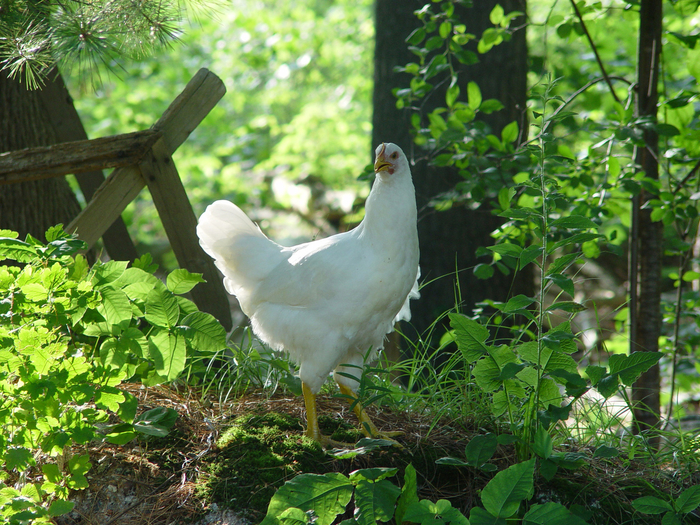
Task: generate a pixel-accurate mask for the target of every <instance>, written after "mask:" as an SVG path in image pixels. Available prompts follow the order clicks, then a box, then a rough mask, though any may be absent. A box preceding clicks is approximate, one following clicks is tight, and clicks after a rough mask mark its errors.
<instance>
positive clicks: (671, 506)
mask: <svg viewBox="0 0 700 525" xmlns="http://www.w3.org/2000/svg"><path fill="white" fill-rule="evenodd" d="M632 506H633V507H634V508H635V509H636V510H637V511H639V512H641V513H642V514H652V515H653V514H663V518H662V519H661V523H663V525H681V524H682V523H684V521H683V519H684V517H685V516H687V515H688V514H690V513H691V512H693V511H695V509H697V508H698V507H700V485H694V486H692V487H690V488H688V489H686V490H684V491H683V492H681V494H680V495H679V496H678V497H677V498H671V502H670V503H669V502H668V501H667V500H663V499H659V498H657V497H655V496H643V497H641V498H637V499H635V500H634V501H632Z"/></svg>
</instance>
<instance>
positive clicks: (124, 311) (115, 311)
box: [100, 288, 132, 325]
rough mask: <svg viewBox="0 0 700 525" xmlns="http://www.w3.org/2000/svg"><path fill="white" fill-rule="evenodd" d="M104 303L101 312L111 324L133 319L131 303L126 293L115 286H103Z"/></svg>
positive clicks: (101, 293) (101, 292)
mask: <svg viewBox="0 0 700 525" xmlns="http://www.w3.org/2000/svg"><path fill="white" fill-rule="evenodd" d="M100 295H101V296H102V305H101V307H100V313H102V315H104V318H105V320H106V321H107V322H108V323H109V324H111V325H121V324H122V323H125V324H126V323H128V322H129V321H131V315H132V314H131V303H130V302H129V298H128V297H127V296H126V294H125V293H124V292H123V291H121V290H115V289H114V288H103V289H102V290H100Z"/></svg>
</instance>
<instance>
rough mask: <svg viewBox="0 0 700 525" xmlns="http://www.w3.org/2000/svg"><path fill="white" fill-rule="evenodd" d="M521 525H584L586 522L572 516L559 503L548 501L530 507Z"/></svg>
mask: <svg viewBox="0 0 700 525" xmlns="http://www.w3.org/2000/svg"><path fill="white" fill-rule="evenodd" d="M523 525H586V520H584V519H582V518H579V517H578V516H576V515H575V514H573V513H572V512H571V511H570V510H569V509H567V508H566V507H565V506H564V505H562V504H561V503H555V502H553V501H550V502H548V503H544V504H542V505H539V504H535V505H533V506H532V507H530V510H528V511H527V513H526V514H525V516H523Z"/></svg>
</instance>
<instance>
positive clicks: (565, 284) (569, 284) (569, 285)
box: [545, 273, 574, 297]
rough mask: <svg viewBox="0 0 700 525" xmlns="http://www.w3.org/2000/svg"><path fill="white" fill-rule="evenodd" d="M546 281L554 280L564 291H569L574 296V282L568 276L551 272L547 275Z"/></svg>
mask: <svg viewBox="0 0 700 525" xmlns="http://www.w3.org/2000/svg"><path fill="white" fill-rule="evenodd" d="M545 280H546V281H552V282H553V283H554V284H556V285H557V286H558V287H559V288H561V289H562V290H563V291H565V292H566V293H568V294H569V295H570V296H571V297H573V296H574V282H573V281H572V280H571V279H569V278H568V277H567V276H565V275H562V274H560V273H553V274H549V275H547V276H546V277H545Z"/></svg>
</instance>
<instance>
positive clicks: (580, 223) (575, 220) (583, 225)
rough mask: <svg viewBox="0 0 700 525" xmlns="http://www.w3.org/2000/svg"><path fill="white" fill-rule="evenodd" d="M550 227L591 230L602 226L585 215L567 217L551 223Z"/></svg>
mask: <svg viewBox="0 0 700 525" xmlns="http://www.w3.org/2000/svg"><path fill="white" fill-rule="evenodd" d="M549 225H550V226H558V227H560V228H567V229H570V228H575V229H589V228H596V229H597V228H599V227H600V226H599V225H598V224H596V223H595V222H593V221H592V220H591V219H589V218H588V217H584V216H583V215H567V216H566V217H560V218H559V219H555V220H553V221H552V222H550V223H549Z"/></svg>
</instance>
